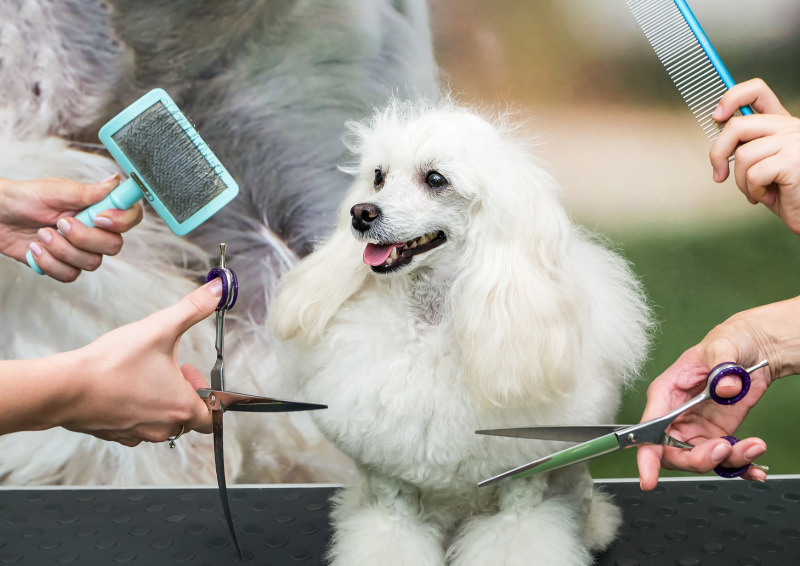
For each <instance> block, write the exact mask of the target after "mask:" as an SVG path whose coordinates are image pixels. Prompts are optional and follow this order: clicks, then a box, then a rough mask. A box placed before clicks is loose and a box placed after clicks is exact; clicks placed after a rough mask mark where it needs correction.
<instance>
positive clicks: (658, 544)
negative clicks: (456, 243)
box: [0, 476, 800, 566]
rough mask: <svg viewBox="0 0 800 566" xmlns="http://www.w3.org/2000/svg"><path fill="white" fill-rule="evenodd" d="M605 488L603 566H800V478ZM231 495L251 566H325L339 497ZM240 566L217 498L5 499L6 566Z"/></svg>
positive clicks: (56, 491) (24, 491) (195, 494)
mask: <svg viewBox="0 0 800 566" xmlns="http://www.w3.org/2000/svg"><path fill="white" fill-rule="evenodd" d="M598 485H599V486H600V487H601V488H602V489H604V490H606V491H607V492H609V493H611V494H613V496H614V499H615V500H616V501H617V502H618V503H619V504H620V505H621V506H622V508H623V514H624V526H623V529H622V533H621V535H620V537H619V539H618V541H617V542H616V543H615V544H614V546H613V547H612V548H611V549H610V550H609V551H608V552H606V553H605V554H604V555H603V556H600V557H598V559H597V565H598V566H779V565H786V566H797V565H800V476H781V477H776V478H770V480H769V481H768V482H767V483H766V484H756V483H750V482H745V481H741V480H717V479H712V478H701V479H697V480H695V479H691V480H673V481H669V480H662V482H661V483H660V484H659V487H658V488H657V490H656V491H654V492H650V493H643V492H642V491H641V490H640V489H639V484H638V482H637V481H631V480H624V481H614V480H609V481H599V482H598ZM228 489H229V493H230V496H231V507H232V511H233V515H234V520H235V522H236V526H237V529H238V533H239V539H240V542H241V544H242V548H243V550H244V552H245V559H246V562H250V563H252V564H254V565H256V564H257V565H259V566H267V565H270V566H291V565H292V564H306V565H309V566H311V565H314V566H316V565H320V564H324V561H323V556H324V550H325V547H326V545H327V543H328V539H329V536H330V527H329V524H328V512H329V504H328V500H329V498H330V496H331V495H332V494H333V493H334V492H335V490H336V487H335V486H230V487H229V488H228ZM532 560H533V563H535V559H533V558H532ZM237 562H239V558H238V555H237V554H236V550H235V548H234V547H233V544H232V543H231V542H230V538H229V535H228V529H227V526H226V524H225V520H224V518H223V516H222V511H221V509H220V502H219V494H218V493H217V490H216V488H211V487H188V488H165V489H161V488H136V489H109V488H65V487H59V488H36V489H30V488H2V489H0V566H4V565H6V564H18V565H35V566H39V565H47V564H81V565H91V566H94V565H114V564H142V565H147V566H161V565H167V564H191V565H219V564H230V563H237ZM353 566H358V565H353ZM487 566H491V565H487Z"/></svg>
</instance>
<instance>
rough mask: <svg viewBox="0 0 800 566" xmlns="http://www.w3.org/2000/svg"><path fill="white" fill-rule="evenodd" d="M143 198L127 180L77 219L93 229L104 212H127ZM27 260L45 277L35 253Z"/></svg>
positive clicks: (83, 211)
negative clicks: (97, 217) (115, 210)
mask: <svg viewBox="0 0 800 566" xmlns="http://www.w3.org/2000/svg"><path fill="white" fill-rule="evenodd" d="M143 196H144V195H143V194H142V191H140V190H139V186H138V185H137V184H136V183H135V182H134V181H133V179H127V180H126V181H123V182H122V183H120V185H119V186H118V187H117V188H116V189H114V190H113V191H111V192H110V193H109V194H108V195H106V198H104V199H103V200H101V201H100V202H98V203H95V204H93V205H91V206H90V207H88V208H86V209H84V210H82V211H81V212H79V213H78V214H77V215H76V216H75V219H76V220H79V221H80V222H81V224H83V225H84V226H89V227H90V228H91V227H92V226H94V219H95V217H96V216H97V215H98V214H100V213H101V212H103V211H104V210H109V209H112V208H116V209H119V210H127V209H129V208H130V207H132V206H133V205H134V204H136V203H137V202H138V201H139V199H141V198H142V197H143ZM25 259H26V260H28V265H30V266H31V269H33V270H34V271H35V272H36V273H38V274H39V275H44V271H42V270H41V268H40V267H39V266H38V265H36V260H35V259H34V257H33V252H31V251H30V250H28V253H26V254H25Z"/></svg>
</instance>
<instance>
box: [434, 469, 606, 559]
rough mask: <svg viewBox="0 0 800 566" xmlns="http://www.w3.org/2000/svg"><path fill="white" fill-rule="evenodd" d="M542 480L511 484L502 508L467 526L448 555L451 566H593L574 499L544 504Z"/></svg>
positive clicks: (501, 494) (502, 493)
mask: <svg viewBox="0 0 800 566" xmlns="http://www.w3.org/2000/svg"><path fill="white" fill-rule="evenodd" d="M545 490H546V486H545V482H544V480H543V479H542V478H541V477H535V478H528V479H525V480H514V481H508V482H505V483H504V484H503V485H501V486H500V487H499V488H498V499H499V503H500V509H499V511H498V512H497V513H494V514H487V515H480V516H477V517H475V518H473V519H470V520H469V521H467V522H466V523H465V524H464V525H463V526H462V528H461V529H460V531H459V533H458V534H457V537H456V539H455V541H454V542H453V544H452V546H451V547H450V549H449V550H448V553H447V564H449V565H450V566H486V565H487V564H502V565H503V566H530V565H532V564H535V565H536V566H587V565H589V564H591V563H592V556H591V555H590V554H589V552H588V551H587V549H586V547H585V546H584V543H583V540H582V538H581V534H582V530H583V529H582V527H583V520H582V519H583V517H582V512H581V509H580V505H576V504H575V500H574V498H570V497H561V496H555V497H550V498H548V499H544V492H545Z"/></svg>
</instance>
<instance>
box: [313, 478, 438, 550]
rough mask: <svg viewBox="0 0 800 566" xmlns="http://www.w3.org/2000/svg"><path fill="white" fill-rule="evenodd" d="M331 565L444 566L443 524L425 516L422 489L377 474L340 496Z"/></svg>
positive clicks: (334, 514)
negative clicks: (429, 521)
mask: <svg viewBox="0 0 800 566" xmlns="http://www.w3.org/2000/svg"><path fill="white" fill-rule="evenodd" d="M332 516H333V526H334V534H333V545H332V547H331V549H330V551H329V553H328V558H329V559H330V563H331V566H356V565H357V566H408V565H410V564H413V565H414V566H442V564H444V551H443V549H442V540H441V538H442V536H441V532H440V529H439V527H438V526H437V525H436V524H434V523H426V522H425V521H424V519H423V518H422V509H421V508H420V504H419V491H418V490H417V489H416V488H413V487H411V486H409V485H408V484H405V483H403V482H400V481H398V480H396V479H391V478H375V477H371V478H369V479H367V480H365V481H364V482H363V483H362V485H360V486H357V487H350V488H345V489H344V490H343V491H342V492H341V493H340V494H339V495H338V497H337V499H336V501H335V509H334V511H333V513H332Z"/></svg>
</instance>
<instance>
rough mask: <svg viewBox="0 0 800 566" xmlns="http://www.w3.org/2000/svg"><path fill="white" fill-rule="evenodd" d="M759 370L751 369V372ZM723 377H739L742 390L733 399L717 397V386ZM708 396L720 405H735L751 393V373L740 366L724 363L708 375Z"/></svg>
mask: <svg viewBox="0 0 800 566" xmlns="http://www.w3.org/2000/svg"><path fill="white" fill-rule="evenodd" d="M756 369H758V366H757V367H756V368H750V371H755V370H756ZM723 377H738V378H739V381H740V382H741V384H742V390H741V391H740V392H739V393H738V394H737V395H735V396H733V397H720V396H719V395H717V386H718V385H719V382H720V380H722V378H723ZM707 388H708V394H709V396H710V397H711V399H712V400H713V401H714V402H715V403H717V404H718V405H733V404H734V403H738V402H739V401H741V400H742V399H744V398H745V396H746V395H747V392H748V391H750V373H749V372H748V370H746V369H744V368H743V367H742V366H740V365H739V364H734V363H732V362H724V363H721V364H719V365H718V366H715V367H714V368H713V369H712V370H711V371H710V372H709V374H708V385H707Z"/></svg>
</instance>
